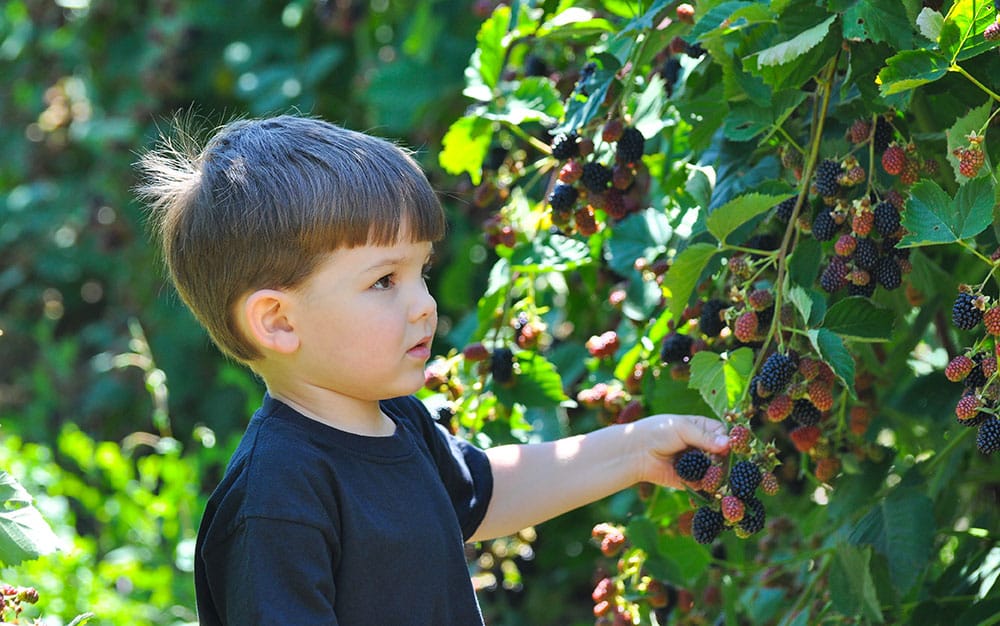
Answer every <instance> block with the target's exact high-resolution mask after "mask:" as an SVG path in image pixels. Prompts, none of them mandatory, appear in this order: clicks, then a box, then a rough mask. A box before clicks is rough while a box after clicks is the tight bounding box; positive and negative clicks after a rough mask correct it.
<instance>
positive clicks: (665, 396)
mask: <svg viewBox="0 0 1000 626" xmlns="http://www.w3.org/2000/svg"><path fill="white" fill-rule="evenodd" d="M642 390H643V399H644V400H646V403H647V406H648V407H649V411H650V413H689V414H692V415H708V414H709V413H710V412H711V411H712V408H711V407H709V406H708V405H707V404H705V401H704V400H703V399H702V397H701V394H699V393H698V392H697V391H695V390H694V389H691V388H689V387H688V385H687V383H686V382H685V381H682V380H674V379H673V378H672V377H670V375H668V374H665V375H663V376H660V377H654V376H646V377H644V378H643V387H642Z"/></svg>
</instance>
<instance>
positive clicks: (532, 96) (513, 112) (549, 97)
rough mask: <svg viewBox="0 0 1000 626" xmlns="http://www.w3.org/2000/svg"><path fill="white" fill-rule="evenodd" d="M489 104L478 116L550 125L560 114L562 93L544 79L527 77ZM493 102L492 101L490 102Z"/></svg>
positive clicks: (513, 122) (512, 121)
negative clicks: (487, 108) (502, 96)
mask: <svg viewBox="0 0 1000 626" xmlns="http://www.w3.org/2000/svg"><path fill="white" fill-rule="evenodd" d="M499 102H500V103H501V104H500V105H499V106H496V107H495V108H494V107H491V108H490V109H489V110H488V111H486V112H485V113H483V114H482V117H485V118H487V119H491V120H498V121H503V122H507V123H508V124H512V125H514V126H520V125H521V124H524V123H526V122H539V123H541V124H543V125H546V126H551V125H553V124H554V123H555V121H556V120H557V119H559V118H560V117H562V115H563V105H562V96H561V95H560V94H559V92H558V91H557V90H556V88H555V86H554V85H553V84H552V82H551V81H549V80H548V79H547V78H542V77H540V76H528V77H526V78H524V79H523V80H521V81H520V83H519V84H518V86H517V89H515V90H514V91H513V92H512V93H510V94H508V95H507V96H506V97H505V98H503V99H502V100H500V101H499ZM494 104H496V103H494Z"/></svg>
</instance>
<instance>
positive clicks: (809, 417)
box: [792, 398, 823, 426]
mask: <svg viewBox="0 0 1000 626" xmlns="http://www.w3.org/2000/svg"><path fill="white" fill-rule="evenodd" d="M822 417H823V414H822V413H821V412H820V410H819V409H817V408H816V405H815V404H813V403H812V402H810V401H809V400H808V399H806V398H799V399H798V400H796V401H795V405H794V406H793V407H792V419H793V420H795V421H796V422H798V423H799V424H801V425H802V426H815V425H816V424H818V423H819V420H820V419H822Z"/></svg>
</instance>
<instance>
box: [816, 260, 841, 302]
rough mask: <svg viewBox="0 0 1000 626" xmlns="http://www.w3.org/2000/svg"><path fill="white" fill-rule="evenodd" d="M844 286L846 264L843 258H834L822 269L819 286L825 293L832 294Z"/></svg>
mask: <svg viewBox="0 0 1000 626" xmlns="http://www.w3.org/2000/svg"><path fill="white" fill-rule="evenodd" d="M845 285H847V264H846V263H845V262H844V259H843V257H839V256H835V257H833V258H831V259H830V263H829V264H828V265H827V266H826V267H825V268H823V273H822V274H821V275H820V277H819V286H820V287H822V288H823V290H824V291H826V292H827V293H834V292H837V291H839V290H841V289H843V288H844V286H845Z"/></svg>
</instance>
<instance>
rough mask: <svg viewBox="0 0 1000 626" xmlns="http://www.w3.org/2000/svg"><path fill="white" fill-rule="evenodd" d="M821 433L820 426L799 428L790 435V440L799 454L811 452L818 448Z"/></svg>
mask: <svg viewBox="0 0 1000 626" xmlns="http://www.w3.org/2000/svg"><path fill="white" fill-rule="evenodd" d="M821 434H822V431H820V429H819V427H818V426H815V425H813V426H799V427H798V428H795V429H793V430H791V431H789V433H788V438H789V439H791V440H792V445H794V446H795V449H796V450H798V451H799V452H809V451H810V450H812V449H813V448H815V447H816V443H817V442H819V438H820V435H821Z"/></svg>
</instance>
